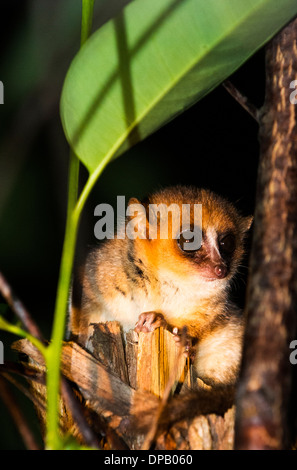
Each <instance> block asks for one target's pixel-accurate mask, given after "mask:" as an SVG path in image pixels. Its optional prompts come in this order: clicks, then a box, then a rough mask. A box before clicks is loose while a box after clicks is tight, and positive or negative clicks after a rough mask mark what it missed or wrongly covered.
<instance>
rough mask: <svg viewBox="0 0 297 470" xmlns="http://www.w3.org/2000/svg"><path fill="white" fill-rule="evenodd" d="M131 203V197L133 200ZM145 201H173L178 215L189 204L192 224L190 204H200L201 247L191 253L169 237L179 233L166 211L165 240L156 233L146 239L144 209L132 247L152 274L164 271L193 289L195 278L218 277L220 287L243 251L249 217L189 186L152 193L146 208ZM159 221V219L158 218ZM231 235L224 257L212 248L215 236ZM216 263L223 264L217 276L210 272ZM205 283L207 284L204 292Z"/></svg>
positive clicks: (221, 200) (210, 279)
mask: <svg viewBox="0 0 297 470" xmlns="http://www.w3.org/2000/svg"><path fill="white" fill-rule="evenodd" d="M133 203H135V200H133ZM149 204H156V205H158V204H165V205H167V206H172V205H174V204H176V205H177V207H179V209H180V210H179V215H181V214H182V205H184V204H190V207H191V216H190V222H191V225H192V226H193V224H194V223H195V222H194V218H193V217H194V215H193V206H194V204H201V205H202V227H200V228H201V229H202V234H203V238H202V246H201V248H200V249H199V250H197V251H196V252H194V253H187V252H184V251H183V250H181V248H180V246H179V244H178V240H177V239H175V238H173V236H174V233H176V232H177V233H178V234H179V233H180V230H181V228H180V225H179V222H180V219H179V218H177V217H175V213H174V211H173V215H172V216H171V213H170V214H169V219H168V220H169V223H168V239H161V237H160V233H159V232H158V236H157V239H149V237H148V233H149V220H150V219H149V212H148V211H147V215H148V217H147V219H146V221H145V224H146V226H145V227H143V218H142V220H141V222H140V225H142V227H140V232H141V233H145V239H142V238H137V239H136V240H135V241H134V243H135V249H136V250H137V252H138V254H139V256H140V257H141V256H143V257H144V258H145V259H146V260H147V262H148V263H149V265H150V266H151V268H152V269H153V270H154V271H155V274H156V276H159V275H160V273H161V272H163V273H167V274H168V276H169V277H170V276H171V275H172V276H175V277H176V278H180V281H181V282H183V281H185V282H186V281H188V282H190V283H191V285H192V287H193V288H195V279H196V280H197V282H198V281H205V282H208V283H209V282H211V281H216V280H219V281H220V282H219V283H216V289H217V288H218V284H219V285H220V286H222V287H224V286H225V285H227V283H228V281H229V280H230V278H231V277H232V276H233V275H234V274H235V273H236V270H237V267H238V264H239V263H240V260H241V258H242V256H243V253H244V247H243V241H244V237H245V234H246V232H247V230H248V229H249V227H250V225H251V222H252V218H251V217H242V216H241V215H240V214H239V213H238V212H237V210H236V209H235V207H234V206H233V205H232V204H230V203H229V202H227V201H226V200H225V199H223V198H221V197H219V196H217V195H215V194H214V193H212V192H210V191H208V190H203V189H197V188H189V187H183V186H178V187H173V188H167V189H164V190H161V191H159V192H158V193H156V194H154V195H152V196H151V197H149V198H148V200H147V201H146V207H148V205H149ZM159 222H160V220H159ZM226 234H231V235H232V236H234V239H235V249H234V251H233V252H232V254H231V256H229V258H230V259H227V258H228V256H225V259H224V257H223V256H222V254H221V253H220V252H219V251H218V249H215V246H213V245H215V243H216V242H217V241H216V238H217V237H221V236H223V235H226ZM219 266H222V267H224V266H226V272H224V273H222V270H221V271H219V269H218V271H219V272H220V274H221V277H219V276H218V275H216V274H214V269H215V268H216V267H219ZM208 288H209V286H207V288H206V291H207V290H208Z"/></svg>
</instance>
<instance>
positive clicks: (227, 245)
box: [219, 233, 236, 255]
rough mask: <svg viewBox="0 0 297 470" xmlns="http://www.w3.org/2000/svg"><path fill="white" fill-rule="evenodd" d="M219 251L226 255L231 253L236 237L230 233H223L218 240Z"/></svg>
mask: <svg viewBox="0 0 297 470" xmlns="http://www.w3.org/2000/svg"><path fill="white" fill-rule="evenodd" d="M219 245H220V251H221V252H223V253H226V254H227V255H232V253H233V252H234V251H235V248H236V239H235V236H234V235H233V234H232V233H229V234H228V235H224V236H223V237H222V238H221V239H220V240H219Z"/></svg>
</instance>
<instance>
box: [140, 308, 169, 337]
mask: <svg viewBox="0 0 297 470" xmlns="http://www.w3.org/2000/svg"><path fill="white" fill-rule="evenodd" d="M166 325H167V322H166V320H165V318H164V317H163V315H162V314H161V313H156V312H144V313H142V314H141V315H139V317H138V321H137V323H136V325H135V328H134V330H135V331H136V332H137V333H140V332H143V333H149V332H150V331H154V330H155V329H156V328H159V327H162V326H163V327H166Z"/></svg>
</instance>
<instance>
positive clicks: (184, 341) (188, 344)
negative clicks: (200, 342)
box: [172, 327, 196, 362]
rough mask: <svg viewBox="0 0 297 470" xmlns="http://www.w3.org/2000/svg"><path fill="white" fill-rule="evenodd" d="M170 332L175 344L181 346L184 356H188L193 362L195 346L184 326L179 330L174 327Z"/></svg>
mask: <svg viewBox="0 0 297 470" xmlns="http://www.w3.org/2000/svg"><path fill="white" fill-rule="evenodd" d="M172 333H173V339H174V341H175V342H176V344H178V345H179V346H180V347H181V348H183V350H184V351H183V352H184V355H185V357H188V358H189V359H190V360H191V361H192V362H193V361H194V359H195V354H196V348H195V347H193V346H194V344H193V343H195V339H194V338H192V337H191V336H189V335H188V334H187V331H186V328H185V329H182V330H179V329H178V328H176V327H175V328H173V330H172Z"/></svg>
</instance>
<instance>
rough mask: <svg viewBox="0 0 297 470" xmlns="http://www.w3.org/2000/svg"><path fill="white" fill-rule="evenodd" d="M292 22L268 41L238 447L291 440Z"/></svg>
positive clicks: (296, 50) (296, 70)
mask: <svg viewBox="0 0 297 470" xmlns="http://www.w3.org/2000/svg"><path fill="white" fill-rule="evenodd" d="M296 40H297V19H295V20H294V21H293V22H291V23H290V24H289V25H288V26H287V27H286V28H284V29H283V30H282V31H281V32H280V33H279V34H278V35H277V36H276V37H275V38H274V39H273V40H272V41H271V42H270V43H269V45H268V47H267V52H266V76H267V78H266V96H265V102H264V106H263V108H262V110H261V113H260V146H261V153H260V163H259V173H258V188H257V206H256V213H255V227H254V238H253V245H252V253H251V262H250V269H251V272H250V279H249V285H248V293H247V294H248V296H247V309H246V313H247V331H246V338H245V345H244V353H243V364H242V374H241V378H240V383H239V390H238V405H237V419H236V438H235V439H236V440H235V446H236V448H239V449H283V448H285V447H286V446H287V445H288V406H289V396H290V391H291V372H292V371H291V369H290V367H291V366H290V362H289V355H290V349H289V344H290V341H291V340H292V339H293V338H294V335H295V333H296V305H297V302H296V301H297V284H296V276H297V237H296V234H297V125H296V113H297V107H296V106H294V104H292V103H290V93H291V92H292V90H291V89H290V82H291V81H292V80H294V79H296V78H297V44H296Z"/></svg>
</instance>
